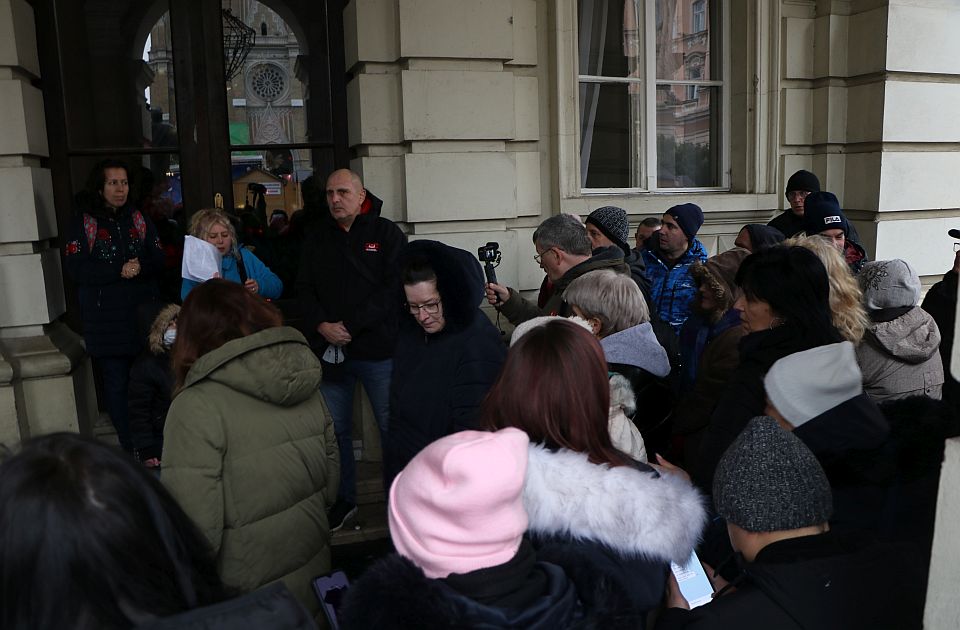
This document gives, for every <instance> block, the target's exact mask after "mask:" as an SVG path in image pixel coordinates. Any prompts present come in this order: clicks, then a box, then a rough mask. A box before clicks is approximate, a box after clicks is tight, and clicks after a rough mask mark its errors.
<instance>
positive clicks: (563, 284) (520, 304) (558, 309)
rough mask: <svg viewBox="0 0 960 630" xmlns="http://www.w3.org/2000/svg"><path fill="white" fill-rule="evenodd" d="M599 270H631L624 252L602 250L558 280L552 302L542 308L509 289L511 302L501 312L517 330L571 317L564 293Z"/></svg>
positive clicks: (624, 271)
mask: <svg viewBox="0 0 960 630" xmlns="http://www.w3.org/2000/svg"><path fill="white" fill-rule="evenodd" d="M598 269H612V270H614V271H616V272H617V273H623V274H626V273H630V269H629V267H627V265H626V263H624V262H623V250H621V249H620V248H619V247H604V248H600V249H598V250H597V254H596V255H594V256H591V257H590V258H588V259H587V260H585V261H583V262H582V263H579V264H577V265H574V266H573V267H571V268H570V269H568V270H567V273H565V274H563V276H562V277H561V278H560V279H559V280H557V281H556V282H554V283H552V284H551V291H552V293H551V294H550V298H549V299H547V301H546V302H544V305H543V307H542V308H541V307H539V306H537V305H536V304H534V303H533V302H530V301H529V300H527V299H525V298H523V297H521V296H520V294H519V293H517V290H516V289H510V298H509V299H508V300H507V301H506V302H504V303H503V304H501V305H500V312H501V313H503V315H504V317H506V318H507V319H508V320H509V321H510V323H511V324H513V325H514V326H516V325H518V324H522V323H523V322H525V321H527V320H528V319H533V318H534V317H540V316H541V315H560V316H561V317H567V316H569V315H571V314H572V311H571V310H570V306H569V305H568V304H567V303H566V302H564V301H563V292H564V291H566V290H567V287H568V286H570V283H571V282H573V281H574V280H576V279H577V278H579V277H580V276H582V275H583V274H585V273H589V272H591V271H596V270H598Z"/></svg>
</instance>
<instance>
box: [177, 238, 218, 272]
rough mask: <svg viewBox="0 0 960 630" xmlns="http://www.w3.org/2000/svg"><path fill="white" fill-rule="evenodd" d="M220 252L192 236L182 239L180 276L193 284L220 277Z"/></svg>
mask: <svg viewBox="0 0 960 630" xmlns="http://www.w3.org/2000/svg"><path fill="white" fill-rule="evenodd" d="M220 273H221V271H220V252H218V251H217V248H216V247H214V246H213V245H212V244H211V243H208V242H206V241H205V240H203V239H199V238H196V237H193V236H187V237H185V238H184V239H183V263H182V264H181V265H180V276H181V277H183V278H185V279H186V280H193V281H194V282H206V281H207V280H209V279H210V278H212V277H214V274H217V275H220Z"/></svg>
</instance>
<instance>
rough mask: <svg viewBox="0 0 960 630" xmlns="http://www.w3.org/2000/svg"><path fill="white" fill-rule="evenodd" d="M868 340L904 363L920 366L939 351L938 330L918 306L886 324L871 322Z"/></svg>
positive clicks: (930, 318) (929, 317) (931, 319)
mask: <svg viewBox="0 0 960 630" xmlns="http://www.w3.org/2000/svg"><path fill="white" fill-rule="evenodd" d="M867 335H868V340H869V341H870V342H875V343H874V344H873V345H875V346H876V347H877V348H878V349H880V350H882V351H883V352H885V353H886V354H889V355H890V356H892V357H894V358H896V359H898V360H900V361H904V362H906V363H923V362H924V361H926V360H927V359H929V358H930V357H931V356H933V354H934V353H935V352H937V351H938V350H939V349H940V329H939V328H937V323H936V322H935V321H934V320H933V318H932V317H931V316H930V315H929V314H928V313H927V312H926V311H924V310H923V309H921V308H920V307H919V306H915V307H913V308H912V309H910V310H909V311H907V312H906V313H905V314H903V315H901V316H900V317H898V318H896V319H894V320H891V321H889V322H872V323H871V324H870V328H869V329H868V331H867Z"/></svg>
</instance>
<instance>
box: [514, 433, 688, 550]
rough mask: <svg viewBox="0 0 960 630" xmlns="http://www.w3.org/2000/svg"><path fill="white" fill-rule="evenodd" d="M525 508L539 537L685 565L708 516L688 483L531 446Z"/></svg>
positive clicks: (531, 525) (524, 494) (531, 528)
mask: <svg viewBox="0 0 960 630" xmlns="http://www.w3.org/2000/svg"><path fill="white" fill-rule="evenodd" d="M523 503H524V506H525V507H526V508H527V515H528V516H529V519H530V524H529V530H530V531H531V532H533V533H535V534H541V535H548V536H559V537H569V538H573V539H577V540H581V539H586V540H592V541H594V542H597V543H600V544H603V545H606V546H607V547H610V548H611V549H613V550H614V551H616V552H618V553H620V554H621V555H625V556H627V555H629V556H641V557H644V558H647V559H653V560H659V561H673V562H676V563H678V564H680V565H683V564H684V563H685V562H686V561H687V559H688V558H689V557H690V552H691V551H693V548H694V546H695V545H696V544H697V542H698V541H699V540H700V535H701V533H702V532H703V528H704V525H705V524H706V519H707V513H706V510H705V509H704V501H703V497H702V496H701V495H700V493H699V491H697V489H696V488H694V486H693V485H692V484H691V483H690V482H689V481H685V480H684V479H681V478H680V477H677V476H675V475H660V476H654V475H653V474H651V473H648V472H642V471H640V470H638V469H636V468H633V467H629V466H617V467H615V468H611V467H609V466H607V465H598V464H591V463H590V462H589V461H588V460H587V456H586V455H585V454H584V453H575V452H573V451H569V450H565V449H561V450H559V451H556V452H551V451H550V450H548V449H547V448H546V447H544V446H543V445H539V444H537V445H533V444H532V445H530V453H529V463H528V465H527V479H526V482H525V484H524V491H523Z"/></svg>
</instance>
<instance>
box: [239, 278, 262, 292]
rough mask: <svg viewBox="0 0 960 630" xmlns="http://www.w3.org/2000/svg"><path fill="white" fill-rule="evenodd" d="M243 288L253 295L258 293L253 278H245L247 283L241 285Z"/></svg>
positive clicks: (258, 286)
mask: <svg viewBox="0 0 960 630" xmlns="http://www.w3.org/2000/svg"><path fill="white" fill-rule="evenodd" d="M243 288H245V289H246V290H247V291H249V292H250V293H253V294H254V295H256V294H257V293H259V292H260V285H259V284H257V281H256V280H254V279H253V278H247V281H246V282H244V283H243Z"/></svg>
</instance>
